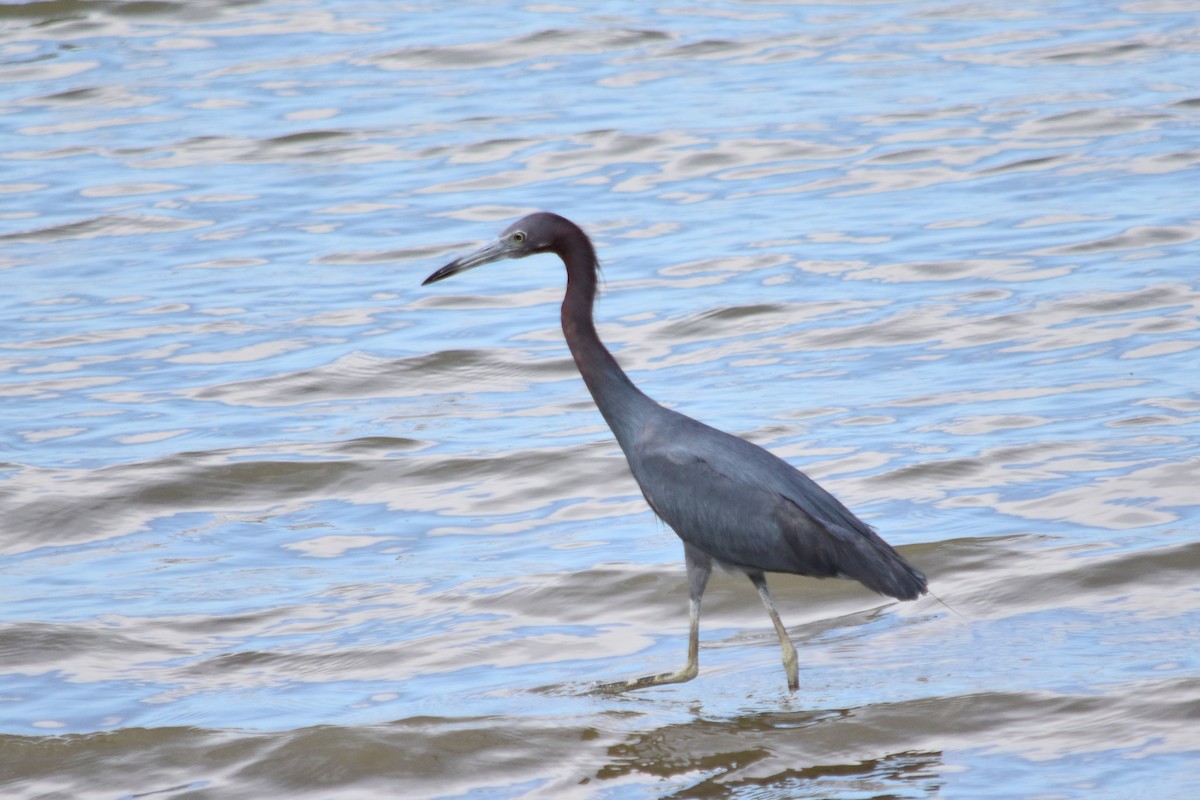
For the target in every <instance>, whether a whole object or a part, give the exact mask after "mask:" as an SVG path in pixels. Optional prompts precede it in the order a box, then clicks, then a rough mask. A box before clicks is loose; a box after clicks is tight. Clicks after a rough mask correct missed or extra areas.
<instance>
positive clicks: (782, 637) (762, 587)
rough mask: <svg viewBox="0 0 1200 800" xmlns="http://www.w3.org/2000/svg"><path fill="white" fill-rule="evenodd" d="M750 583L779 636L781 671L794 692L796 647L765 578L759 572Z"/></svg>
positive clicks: (797, 683)
mask: <svg viewBox="0 0 1200 800" xmlns="http://www.w3.org/2000/svg"><path fill="white" fill-rule="evenodd" d="M750 582H751V583H753V584H754V588H755V589H758V596H759V597H761V598H762V601H763V605H764V606H766V607H767V613H768V614H770V615H771V622H772V623H773V624H774V625H775V633H777V634H779V646H780V647H781V648H783V669H784V671H785V672H787V684H788V689H790V690H791V691H793V692H794V691H796V690H797V689H798V688H800V667H799V663H798V659H797V658H796V646H795V645H793V644H792V640H791V639H790V638H789V637H788V634H787V631H786V630H785V629H784V627H783V623H782V622H781V621H780V620H779V612H777V611H776V610H775V601H774V600H772V599H771V592H770V590H769V589H767V579H766V577H764V576H763V574H762V573H761V572H759V573H751V574H750Z"/></svg>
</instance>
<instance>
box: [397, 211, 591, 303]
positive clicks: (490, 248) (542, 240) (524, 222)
mask: <svg viewBox="0 0 1200 800" xmlns="http://www.w3.org/2000/svg"><path fill="white" fill-rule="evenodd" d="M564 223H565V224H566V225H572V223H571V222H569V221H568V220H566V219H564V218H563V217H560V216H558V215H557V214H551V213H549V212H545V211H541V212H538V213H536V214H530V215H529V216H527V217H522V218H521V219H519V220H517V221H516V222H514V223H513V224H512V225H509V226H508V227H507V228H505V229H504V232H503V233H501V234H500V235H499V236H498V237H496V238H495V239H494V240H492V241H491V242H489V243H488V244H486V245H484V246H483V247H481V248H479V249H478V250H476V251H475V252H473V253H469V254H467V255H465V256H460V257H459V258H456V259H454V260H453V261H451V262H450V263H449V264H447V265H446V266H444V267H442V268H441V269H439V270H438V271H437V272H435V273H433V274H432V275H430V276H429V277H428V278H426V279H425V280H424V281H423V282H422V283H421V285H422V286H424V285H426V284H430V283H435V282H437V281H440V280H444V279H445V278H449V277H450V276H451V275H457V274H458V273H460V272H466V271H467V270H469V269H474V268H475V267H482V266H483V265H484V264H490V263H492V262H493V261H503V260H505V259H508V258H524V257H525V256H532V255H535V254H537V253H546V252H550V251H553V250H555V245H556V243H557V242H558V240H559V237H560V236H561V235H562V232H563V224H564ZM572 227H573V225H572Z"/></svg>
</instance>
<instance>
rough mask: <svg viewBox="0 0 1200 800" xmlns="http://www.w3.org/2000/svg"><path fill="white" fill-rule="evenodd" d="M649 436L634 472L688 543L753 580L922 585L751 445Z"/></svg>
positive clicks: (717, 438) (691, 435)
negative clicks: (780, 576) (774, 576)
mask: <svg viewBox="0 0 1200 800" xmlns="http://www.w3.org/2000/svg"><path fill="white" fill-rule="evenodd" d="M667 422H668V424H665V425H663V424H660V425H658V426H656V427H654V428H653V429H651V430H649V431H647V432H646V435H644V436H643V437H642V441H640V442H639V443H638V444H637V445H636V450H635V452H633V453H630V454H629V455H630V459H629V462H630V468H631V469H632V470H633V474H634V477H635V478H637V481H638V483H639V484H640V486H641V488H642V493H643V494H644V495H645V497H646V500H647V502H649V503H650V506H651V508H653V509H654V511H655V513H657V514H658V515H659V517H661V518H662V519H663V521H664V522H666V523H667V524H668V525H670V526H671V528H672V529H673V530H674V531H675V532H676V533H677V534H678V535H679V537H680V538H681V539H683V540H684V541H685V542H687V543H688V544H690V545H692V546H694V547H697V548H699V549H700V550H702V551H703V552H705V553H708V554H709V555H711V556H712V557H713V558H715V559H717V560H718V561H720V562H722V563H724V564H726V565H728V566H731V567H737V568H740V569H743V570H746V571H749V572H756V571H762V572H790V573H795V574H799V575H808V576H811V577H815V578H831V577H841V578H853V579H855V580H858V581H860V582H862V583H863V584H864V585H866V586H867V587H868V588H870V589H872V590H874V591H876V592H879V593H881V594H886V595H889V596H892V597H897V598H900V599H911V598H915V597H917V596H918V595H920V594H923V593H924V592H925V577H924V576H923V575H922V574H921V573H920V572H918V571H917V570H916V569H914V568H913V567H912V566H911V565H909V564H908V562H906V561H905V560H904V559H903V558H902V557H901V556H900V555H899V554H898V553H897V552H896V551H895V550H893V549H892V547H891V546H890V545H888V544H887V543H886V542H884V541H883V540H882V539H881V538H879V536H878V535H877V534H876V533H875V532H874V531H873V530H871V528H870V527H868V526H867V525H866V524H865V523H863V522H862V521H861V520H859V519H858V518H857V517H855V516H854V515H853V514H852V513H851V512H850V511H849V510H848V509H846V507H845V506H843V505H842V504H841V503H840V502H838V500H837V499H836V498H834V497H833V496H832V495H831V494H829V493H828V492H826V491H825V490H824V489H822V488H821V487H820V486H818V485H817V484H816V483H815V482H814V481H812V480H811V479H810V478H808V477H807V476H806V475H804V474H803V473H801V472H800V471H799V470H797V469H795V468H794V467H792V466H791V465H790V464H788V463H787V462H785V461H783V460H782V459H780V458H778V457H776V456H774V455H772V454H771V453H769V452H767V451H766V450H763V449H762V448H761V447H758V446H757V445H754V444H751V443H750V442H747V441H746V440H744V439H740V438H738V437H736V436H732V435H730V434H727V433H724V432H722V431H718V430H716V429H715V428H710V427H708V426H707V425H704V424H702V423H699V422H696V421H695V420H692V419H690V418H688V417H683V416H675V417H674V418H673V419H669V420H667Z"/></svg>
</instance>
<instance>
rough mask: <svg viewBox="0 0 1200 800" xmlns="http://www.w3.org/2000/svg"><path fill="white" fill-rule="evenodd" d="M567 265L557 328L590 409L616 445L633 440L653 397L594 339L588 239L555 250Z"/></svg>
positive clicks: (593, 282) (593, 278) (593, 261)
mask: <svg viewBox="0 0 1200 800" xmlns="http://www.w3.org/2000/svg"><path fill="white" fill-rule="evenodd" d="M559 255H560V256H561V257H562V259H563V262H564V263H565V264H566V265H567V293H566V296H565V297H564V298H563V304H562V328H563V335H564V336H565V337H566V340H567V346H568V347H569V348H570V349H571V355H572V356H573V357H574V359H575V366H577V367H578V368H579V374H580V375H582V376H583V382H584V383H586V384H587V387H588V391H590V392H591V393H592V399H593V400H595V401H596V407H597V408H599V409H600V413H601V414H602V415H603V416H604V419H605V421H606V422H607V423H608V426H609V427H610V428H612V431H613V433H614V434H615V435H616V437H617V442H618V443H619V444H620V445H621V449H622V450H625V451H626V452H628V447H627V446H626V445H627V444H629V443H630V442H632V441H633V438H634V435H635V433H636V430H637V428H638V426H639V425H640V420H641V419H642V418H643V417H642V414H641V413H640V409H642V408H644V407H645V406H646V405H647V404H650V405H653V403H654V401H652V400H651V399H650V398H648V397H646V395H644V394H642V392H641V391H640V390H639V389H638V388H637V387H636V386H634V385H633V381H631V380H629V376H627V375H626V374H625V371H624V370H622V369H621V366H620V365H619V364H618V363H617V360H616V359H615V358H613V355H612V353H610V352H608V348H607V347H605V346H604V343H603V342H601V341H600V336H599V334H597V333H596V323H595V320H594V319H593V317H592V306H593V304H594V303H595V300H596V263H597V262H596V253H595V250H593V249H592V245H591V242H589V241H588V240H587V239H586V238H583V239H582V241H576V242H572V243H569V245H568V246H567V248H566V252H561V253H559Z"/></svg>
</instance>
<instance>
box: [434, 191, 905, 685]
mask: <svg viewBox="0 0 1200 800" xmlns="http://www.w3.org/2000/svg"><path fill="white" fill-rule="evenodd" d="M536 253H554V254H555V255H557V256H558V257H559V258H561V259H562V261H563V264H565V265H566V268H567V292H566V296H565V297H564V298H563V303H562V328H563V334H564V335H565V336H566V340H567V346H568V347H569V348H570V349H571V355H572V356H573V357H574V358H575V366H577V367H578V368H579V372H580V374H581V375H582V376H583V381H584V383H586V384H587V388H588V391H590V392H591V393H592V398H593V399H594V400H595V401H596V406H597V407H598V408H599V409H600V413H601V414H602V415H603V416H604V420H605V421H606V422H607V423H608V427H610V428H612V432H613V434H614V435H615V436H616V438H617V443H618V444H619V445H620V446H621V450H622V451H624V453H625V458H626V460H627V461H628V462H629V469H630V471H631V472H632V473H633V477H634V478H635V479H636V480H637V482H638V486H640V487H641V490H642V495H643V496H645V498H646V502H647V503H649V504H650V508H652V509H653V510H654V513H655V514H657V515H658V516H659V517H660V518H662V519H663V520H664V521H665V522H666V523H667V524H668V525H670V526H671V529H672V530H674V531H675V533H676V534H677V535H678V536H679V538H680V539H682V540H683V553H684V560H685V563H686V564H687V578H688V590H689V597H690V602H689V611H690V618H691V619H690V621H691V630H690V633H689V637H688V656H687V664H685V665H684V667H683V668H682V669H680V670H679V671H678V672H668V673H663V674H661V675H647V676H646V677H644V678H635V679H632V680H626V681H618V682H615V683H605V684H600V685H598V686H597V688H598V689H600V690H605V691H624V690H627V689H638V688H642V687H645V686H658V685H661V684H668V683H683V682H684V681H689V680H691V679H692V678H694V677H696V674H697V672H698V671H699V646H700V599H701V597H702V596H703V594H704V587H705V586H706V585H707V584H708V576H709V573H710V572H712V566H713V564H714V563H715V564H717V565H718V566H720V567H723V568H725V569H726V570H729V571H732V572H741V573H744V574H745V575H746V576H747V577H749V578H750V582H751V583H753V584H754V587H755V588H756V589H757V590H758V594H759V597H761V598H762V602H763V605H765V606H766V608H767V613H768V614H769V615H770V617H771V622H772V623H773V624H774V625H775V632H776V633H778V634H779V644H780V646H781V647H782V648H783V666H784V669H785V670H786V672H787V685H788V689H790V690H792V691H795V690H796V688H797V687H798V686H799V677H798V672H799V669H798V666H797V659H796V648H795V646H794V645H793V644H792V642H791V640H790V639H789V638H788V634H787V630H786V629H785V628H784V627H783V623H782V622H780V620H779V613H778V612H777V611H776V610H775V603H774V601H773V600H772V599H771V593H770V592H769V591H768V590H767V580H766V577H765V575H764V573H766V572H789V573H792V574H796V575H808V576H811V577H814V578H832V577H837V578H851V579H854V580H857V581H859V582H861V583H862V584H863V585H864V586H866V587H867V588H868V589H871V590H873V591H875V592H878V593H879V594H883V595H888V596H889V597H895V598H897V599H899V600H915V599H916V598H917V597H919V596H920V595H923V594H925V593H926V592H927V591H928V590H927V588H926V582H925V576H924V575H922V574H921V573H920V572H919V571H918V570H917V569H915V568H914V567H913V566H912V565H911V564H909V563H908V562H907V561H905V560H904V558H903V557H901V556H900V554H899V553H897V552H896V551H895V550H894V549H892V547H891V546H890V545H889V544H888V543H887V542H885V541H883V539H881V538H879V536H878V535H877V534H876V533H875V531H873V530H871V528H870V527H868V526H867V524H866V523H864V522H863V521H862V520H860V519H859V518H858V517H856V516H854V514H852V513H851V512H850V510H849V509H847V508H846V507H845V506H844V505H842V504H841V503H840V502H838V500H837V499H836V498H835V497H834V496H833V495H831V494H829V492H827V491H825V490H824V489H822V488H821V487H820V486H818V485H817V484H816V483H815V482H814V481H813V480H812V479H811V478H809V477H808V476H807V475H805V474H804V473H802V472H800V471H799V470H797V469H796V468H795V467H793V466H791V465H790V464H788V463H787V462H786V461H784V460H783V459H781V458H778V457H776V456H774V455H772V454H771V453H768V452H767V451H766V450H764V449H762V448H761V447H759V446H758V445H755V444H751V443H750V442H747V441H746V440H745V439H741V438H738V437H737V436H732V435H730V434H728V433H724V432H722V431H719V430H717V429H716V428H710V427H709V426H707V425H704V424H703V423H700V422H697V421H696V420H694V419H692V418H690V417H686V416H684V415H683V414H680V413H678V412H676V411H672V410H671V409H669V408H664V407H663V406H660V405H659V404H658V403H656V402H654V401H653V400H651V399H650V398H649V397H647V396H646V395H644V394H642V392H641V390H639V389H638V388H637V387H636V386H634V385H633V382H632V381H631V380H629V376H627V375H626V374H625V372H624V371H623V370H622V369H621V367H620V366H619V365H618V364H617V362H616V359H614V358H613V356H612V354H611V353H610V352H608V348H606V347H605V346H604V343H603V342H601V341H600V337H599V336H598V335H597V334H596V324H595V322H594V321H593V319H592V305H593V303H594V302H595V299H596V272H597V268H598V262H597V260H596V251H595V248H593V247H592V242H591V240H590V239H588V237H587V234H586V233H584V232H583V230H582V229H581V228H580V227H579V226H578V225H576V224H575V223H573V222H571V221H570V220H568V219H566V218H565V217H560V216H558V215H557V214H551V213H548V212H540V213H537V214H530V215H529V216H527V217H524V218H523V219H521V220H518V221H517V222H515V223H514V224H512V225H510V226H509V227H508V228H507V229H506V230H505V231H504V232H503V233H501V234H500V237H499V238H498V239H496V240H495V241H494V242H492V243H491V244H488V245H486V246H485V247H483V248H481V249H479V250H477V251H475V252H474V253H471V254H470V255H466V256H463V257H462V258H459V259H456V260H454V261H452V262H450V263H449V264H447V265H446V266H444V267H442V268H441V269H439V270H438V271H437V272H435V273H433V274H432V275H430V276H429V277H428V278H426V279H425V284H429V283H433V282H434V281H440V280H442V279H444V278H449V277H450V276H451V275H456V274H458V273H459V272H464V271H465V270H468V269H472V268H474V267H478V266H482V265H483V264H488V263H490V262H493V261H500V260H503V259H507V258H524V257H525V256H530V255H534V254H536ZM423 285H424V284H423Z"/></svg>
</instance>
